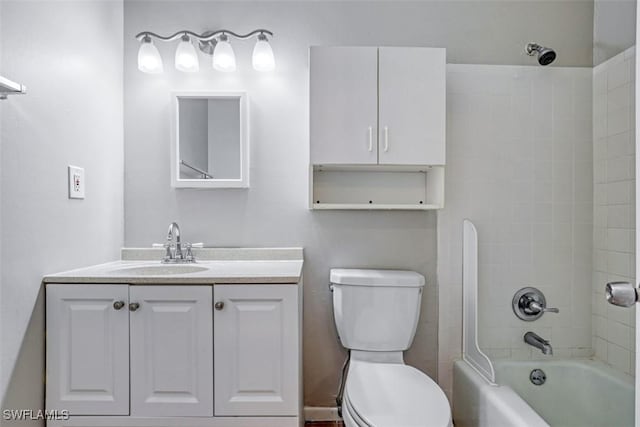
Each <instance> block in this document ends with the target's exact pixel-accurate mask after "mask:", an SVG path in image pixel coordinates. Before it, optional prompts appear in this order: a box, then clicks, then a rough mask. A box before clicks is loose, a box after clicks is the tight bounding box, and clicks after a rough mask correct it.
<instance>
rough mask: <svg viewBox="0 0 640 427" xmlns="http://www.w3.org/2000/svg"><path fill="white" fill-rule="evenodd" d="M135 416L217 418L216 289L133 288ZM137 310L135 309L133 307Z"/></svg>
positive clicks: (132, 354)
mask: <svg viewBox="0 0 640 427" xmlns="http://www.w3.org/2000/svg"><path fill="white" fill-rule="evenodd" d="M129 296H130V300H131V303H132V304H139V307H138V308H137V309H135V310H133V311H131V313H130V316H131V415H133V416H194V417H196V416H203V417H210V416H213V335H212V333H213V330H212V329H213V328H212V313H211V312H212V306H211V287H210V286H132V287H131V288H130V291H129ZM132 308H135V307H132Z"/></svg>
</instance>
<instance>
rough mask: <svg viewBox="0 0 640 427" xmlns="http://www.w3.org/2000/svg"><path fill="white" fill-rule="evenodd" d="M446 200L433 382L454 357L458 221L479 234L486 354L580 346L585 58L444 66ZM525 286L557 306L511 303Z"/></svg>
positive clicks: (558, 354)
mask: <svg viewBox="0 0 640 427" xmlns="http://www.w3.org/2000/svg"><path fill="white" fill-rule="evenodd" d="M447 86H448V87H447V104H448V107H447V108H448V111H447V118H448V129H447V132H448V134H447V167H446V179H445V182H446V192H445V194H446V198H447V200H446V203H445V208H444V209H443V210H442V211H441V212H439V214H438V278H439V285H440V286H439V302H440V322H439V336H440V342H439V374H438V375H439V378H438V379H439V382H440V384H441V385H442V386H443V387H444V388H445V390H446V391H450V389H451V365H452V360H453V359H454V358H456V357H459V356H460V351H461V336H460V334H461V330H462V328H461V320H462V319H461V318H462V314H461V312H462V307H461V305H462V303H461V301H462V298H461V291H462V279H461V271H462V247H461V245H462V220H463V219H465V218H468V219H470V220H472V221H473V222H474V223H475V225H476V227H477V229H478V234H479V275H480V277H479V279H480V289H479V310H478V311H479V317H480V319H479V320H480V322H479V335H480V336H479V339H480V345H481V347H482V348H483V349H484V350H485V351H486V352H487V353H489V355H490V356H492V357H500V358H514V359H515V358H517V359H523V358H533V357H542V354H541V353H540V352H539V351H538V350H535V349H533V348H532V347H530V346H528V345H526V344H525V343H524V342H523V335H524V333H525V332H526V331H529V330H530V331H534V332H536V333H538V334H539V335H541V336H542V337H544V338H546V339H549V340H550V341H551V343H552V345H553V348H554V356H553V357H554V358H566V357H582V356H590V355H591V354H592V348H591V319H590V316H591V298H590V287H591V274H592V268H591V256H592V235H593V223H592V218H593V215H592V214H593V185H592V183H593V155H592V154H593V153H592V147H593V144H592V109H591V107H592V97H591V93H592V69H591V68H558V67H550V68H543V67H539V66H532V67H522V66H485V65H449V66H448V73H447ZM524 286H535V287H537V288H539V289H541V290H542V291H543V292H544V293H545V295H546V297H547V301H548V305H549V306H552V307H559V308H560V313H559V314H553V313H549V314H545V315H544V316H543V317H542V318H541V319H539V320H537V321H535V322H524V321H521V320H519V319H518V318H517V317H516V316H515V315H514V313H513V312H512V309H511V300H512V298H513V295H514V293H515V292H516V291H517V290H518V289H520V288H522V287H524Z"/></svg>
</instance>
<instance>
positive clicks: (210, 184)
mask: <svg viewBox="0 0 640 427" xmlns="http://www.w3.org/2000/svg"><path fill="white" fill-rule="evenodd" d="M179 98H181V99H185V98H187V99H189V98H192V99H204V98H206V99H216V98H218V99H225V98H236V99H239V100H240V178H239V179H182V178H180V175H179V173H180V165H179V164H178V163H179V162H180V155H179V153H180V125H179V123H180V117H179V114H180V104H179V102H178V100H179ZM171 186H172V187H174V188H249V99H248V95H247V93H246V92H207V91H205V92H172V93H171Z"/></svg>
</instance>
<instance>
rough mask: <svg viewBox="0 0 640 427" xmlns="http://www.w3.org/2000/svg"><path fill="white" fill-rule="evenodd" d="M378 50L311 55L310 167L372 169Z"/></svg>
mask: <svg viewBox="0 0 640 427" xmlns="http://www.w3.org/2000/svg"><path fill="white" fill-rule="evenodd" d="M377 64H378V48H376V47H312V48H311V49H310V82H309V85H310V137H311V163H312V164H376V163H377V161H378V152H377V146H378V144H377V135H378V132H377V123H378V97H377V95H378V67H377Z"/></svg>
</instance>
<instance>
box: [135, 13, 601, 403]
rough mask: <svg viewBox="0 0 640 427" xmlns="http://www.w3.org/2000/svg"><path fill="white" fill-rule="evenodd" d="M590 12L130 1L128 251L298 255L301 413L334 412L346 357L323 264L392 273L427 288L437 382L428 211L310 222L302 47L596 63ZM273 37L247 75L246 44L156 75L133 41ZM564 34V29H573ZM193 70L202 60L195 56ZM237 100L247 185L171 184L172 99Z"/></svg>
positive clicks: (430, 353)
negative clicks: (536, 50) (246, 150)
mask: <svg viewBox="0 0 640 427" xmlns="http://www.w3.org/2000/svg"><path fill="white" fill-rule="evenodd" d="M592 6H593V5H592V3H589V2H537V1H536V2H476V1H471V2H457V1H456V2H449V1H442V2H399V1H393V2H390V1H389V2H327V1H322V2H268V1H261V2H188V1H181V2H170V1H127V2H126V4H125V61H124V63H125V66H124V73H125V74H124V75H125V141H126V143H125V160H126V161H125V171H126V180H125V184H126V185H125V224H126V230H125V243H126V245H127V246H148V245H150V244H151V243H153V242H158V241H161V240H162V239H163V238H164V233H165V230H166V226H167V224H168V223H169V222H170V221H173V220H177V221H179V222H180V224H181V225H182V229H183V235H184V237H185V240H187V241H189V240H190V241H205V242H206V243H207V244H210V245H215V246H298V245H299V246H304V248H305V259H306V264H305V271H304V274H305V292H304V298H305V304H304V321H305V325H304V374H305V404H306V405H313V406H332V405H334V400H333V395H334V393H335V391H336V389H337V381H338V375H339V369H340V363H341V362H342V358H343V357H344V352H343V351H342V349H341V347H340V344H339V342H338V341H337V337H336V334H335V330H334V325H333V319H332V310H331V295H330V292H329V291H328V288H327V282H328V273H329V269H330V268H331V267H394V268H407V269H413V270H417V271H419V272H421V273H423V274H424V275H425V276H426V278H427V291H426V292H425V295H424V299H423V309H422V317H421V322H420V325H419V327H418V331H417V336H416V340H415V342H414V345H413V348H412V349H411V350H410V351H409V353H408V356H407V361H408V362H409V363H412V364H414V365H416V366H417V367H419V368H420V369H422V370H424V371H426V372H427V373H429V374H430V375H432V376H434V377H435V375H436V351H437V347H438V342H437V316H438V313H437V310H438V308H437V307H438V306H437V288H436V214H435V213H434V212H427V213H424V212H423V213H420V212H312V211H309V210H308V209H307V206H306V203H307V191H308V188H307V187H308V181H307V179H308V176H307V175H308V158H309V147H308V141H309V135H308V67H307V51H308V47H309V46H310V45H401V46H402V45H409V46H443V47H446V48H448V60H449V62H460V63H483V64H487V63H489V64H531V63H532V59H531V58H529V57H527V56H525V55H524V54H523V53H522V52H523V47H524V45H525V44H526V42H527V41H532V40H535V41H538V42H540V43H545V44H549V45H551V46H553V47H554V48H556V49H557V50H558V51H559V52H561V54H560V56H559V58H558V61H557V64H558V65H567V66H590V65H591V63H592V48H593V46H592V35H593V28H592V25H593V8H592ZM259 27H265V28H269V29H271V30H273V31H274V32H275V34H276V37H275V38H274V39H273V48H274V51H275V55H276V63H277V65H276V66H277V70H276V72H274V73H267V74H261V73H258V72H255V71H253V70H252V68H251V50H252V48H253V43H251V42H241V41H234V42H233V44H234V49H235V52H236V57H237V61H238V72H236V73H233V74H224V73H219V72H216V71H213V70H212V69H211V68H210V67H209V66H207V65H206V64H208V61H207V62H203V63H202V64H203V66H202V67H201V71H200V72H199V73H197V74H195V75H191V74H189V75H187V74H184V73H180V72H177V71H175V69H174V68H173V65H172V56H173V53H174V50H175V44H159V49H160V51H161V54H162V55H163V59H164V60H165V73H164V74H161V75H145V74H143V73H141V72H139V71H138V70H137V66H136V53H137V49H138V43H137V42H136V40H135V39H134V35H135V34H136V33H138V32H139V31H143V30H150V31H154V32H158V33H162V34H167V33H173V32H174V31H176V30H178V29H181V28H189V29H192V30H195V31H204V30H209V29H217V28H229V29H231V30H235V31H240V32H242V31H247V30H250V29H253V28H259ZM568 28H570V30H568ZM201 60H203V61H204V60H205V58H204V57H201ZM176 90H177V91H179V90H232V91H236V90H237V91H241V90H245V91H247V92H248V93H249V95H250V100H251V103H250V110H251V111H250V115H251V130H250V134H251V138H252V139H251V155H252V157H251V181H252V183H251V188H250V189H249V190H216V191H195V190H173V189H171V188H170V177H169V124H168V123H169V120H168V119H169V108H170V95H169V94H170V92H171V91H176Z"/></svg>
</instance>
